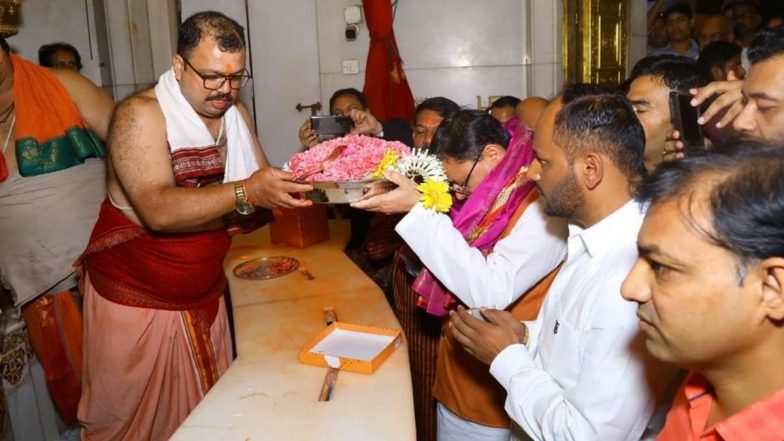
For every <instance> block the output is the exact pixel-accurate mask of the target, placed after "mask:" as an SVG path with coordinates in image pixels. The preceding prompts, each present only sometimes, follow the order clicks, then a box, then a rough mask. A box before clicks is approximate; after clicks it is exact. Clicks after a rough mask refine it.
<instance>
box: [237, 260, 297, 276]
mask: <svg viewBox="0 0 784 441" xmlns="http://www.w3.org/2000/svg"><path fill="white" fill-rule="evenodd" d="M298 266H299V260H297V259H295V258H293V257H288V256H269V257H259V258H257V259H251V260H246V261H245V262H242V263H240V264H238V265H237V266H235V267H234V270H233V271H232V273H233V274H234V276H236V277H239V278H240V279H247V280H267V279H274V278H275V277H280V276H283V275H286V274H288V273H290V272H292V271H294V270H295V269H297V267H298Z"/></svg>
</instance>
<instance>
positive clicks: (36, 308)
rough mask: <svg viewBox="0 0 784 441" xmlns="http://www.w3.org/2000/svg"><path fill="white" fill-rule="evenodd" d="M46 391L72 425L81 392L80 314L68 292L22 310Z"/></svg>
mask: <svg viewBox="0 0 784 441" xmlns="http://www.w3.org/2000/svg"><path fill="white" fill-rule="evenodd" d="M22 316H23V317H24V320H25V324H26V325H27V332H28V335H29V336H30V343H31V345H32V347H33V350H34V351H35V356H36V357H38V360H39V361H40V362H41V364H42V365H43V367H44V374H45V375H46V387H47V389H48V390H49V395H51V396H52V401H54V405H55V406H56V407H57V410H58V411H59V412H60V416H61V417H62V418H63V420H64V421H65V422H67V423H75V422H76V421H77V419H76V411H77V409H78V407H79V398H80V397H81V391H82V334H83V332H82V330H83V328H82V314H81V312H80V311H79V307H78V306H77V305H76V303H75V302H74V300H73V297H71V293H70V292H69V291H63V292H60V293H57V294H53V295H42V296H39V297H38V298H37V299H36V300H35V301H33V302H30V303H28V304H27V305H25V306H24V307H23V308H22Z"/></svg>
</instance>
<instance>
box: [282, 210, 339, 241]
mask: <svg viewBox="0 0 784 441" xmlns="http://www.w3.org/2000/svg"><path fill="white" fill-rule="evenodd" d="M273 214H274V216H275V220H273V221H272V223H270V242H272V243H273V244H282V245H288V246H291V247H296V248H305V247H307V246H310V245H313V244H314V243H319V242H323V241H325V240H327V239H329V223H328V222H327V206H326V205H320V204H313V205H311V206H310V207H304V208H276V209H275V210H273Z"/></svg>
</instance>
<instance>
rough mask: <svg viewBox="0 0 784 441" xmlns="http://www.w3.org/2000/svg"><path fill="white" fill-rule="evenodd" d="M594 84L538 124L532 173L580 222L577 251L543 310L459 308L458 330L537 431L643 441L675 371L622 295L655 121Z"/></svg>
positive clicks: (560, 208) (573, 90)
mask: <svg viewBox="0 0 784 441" xmlns="http://www.w3.org/2000/svg"><path fill="white" fill-rule="evenodd" d="M587 87H589V86H585V85H576V86H570V87H567V88H566V89H565V90H564V94H563V96H562V97H559V98H558V99H556V100H555V101H554V102H553V103H551V104H550V105H549V106H548V107H547V109H546V110H545V112H544V113H543V114H542V117H541V118H540V119H539V122H538V124H537V128H536V136H535V138H534V150H535V152H536V161H534V163H533V164H532V166H531V169H530V170H529V172H528V176H529V178H530V179H533V180H535V181H536V182H537V187H538V188H539V191H540V192H541V193H542V196H543V197H544V199H545V201H546V206H545V212H546V213H547V214H549V215H555V216H561V217H564V218H566V219H568V220H569V223H570V225H569V230H570V231H569V238H568V257H567V260H566V263H565V264H564V266H563V267H562V269H561V271H560V272H559V274H558V276H557V277H556V279H555V281H554V282H553V285H552V286H551V288H550V290H549V291H548V294H547V296H546V297H545V301H544V304H543V306H542V310H541V312H540V314H539V317H538V318H537V320H535V321H533V322H526V323H520V322H518V321H517V320H514V318H513V317H511V316H510V315H509V314H508V313H507V312H505V311H498V310H483V311H482V312H483V315H484V317H485V318H486V319H487V322H485V321H482V320H479V319H477V318H474V317H473V316H471V315H470V314H468V312H467V311H465V310H464V309H462V308H460V309H458V311H457V312H453V313H452V329H453V331H454V333H455V338H456V339H457V340H458V341H459V342H460V343H461V344H463V346H464V347H465V348H466V350H468V351H469V352H471V353H473V354H474V356H476V357H477V358H478V359H479V360H481V361H483V362H485V363H487V364H489V365H490V373H491V374H492V375H493V376H494V377H495V378H496V379H497V380H498V382H499V383H501V385H502V386H503V387H504V388H505V389H506V390H507V393H508V396H507V400H506V410H507V412H508V413H509V414H510V416H511V417H512V419H513V420H514V421H515V422H517V423H518V424H520V426H521V427H522V429H523V430H524V431H525V432H526V434H527V435H528V436H529V437H530V438H532V439H535V440H551V439H575V440H581V441H589V440H602V441H612V440H639V439H640V438H641V436H642V435H643V432H644V430H645V428H646V425H647V424H648V422H649V420H650V419H651V416H652V414H653V411H654V406H655V403H656V401H657V398H658V397H659V395H660V392H662V391H663V390H664V388H665V386H666V384H667V383H668V382H669V380H670V378H671V375H670V373H669V372H670V371H669V370H668V369H666V368H662V367H660V365H659V364H658V362H655V361H654V360H653V359H652V358H651V357H650V355H649V354H647V352H646V351H645V348H644V347H643V346H642V340H641V337H640V335H639V329H638V322H637V318H636V315H635V314H636V311H635V308H634V307H630V306H629V305H628V303H626V302H624V300H623V298H621V294H620V286H621V282H622V281H623V279H624V277H625V276H626V274H627V273H628V272H629V270H630V269H631V267H632V265H633V264H634V262H635V260H636V258H637V250H636V245H635V241H636V236H637V232H638V230H639V228H640V225H641V223H642V217H643V210H642V208H641V207H640V206H639V205H638V204H637V203H636V202H634V201H633V200H632V194H633V192H634V186H635V183H636V182H637V181H638V180H639V178H640V176H639V171H640V170H641V169H642V166H643V151H644V145H645V138H644V134H643V129H642V127H641V126H640V123H639V121H638V120H637V118H636V117H635V115H634V111H633V109H632V108H631V105H630V104H629V102H628V101H627V100H626V99H625V98H624V97H623V96H621V95H619V94H617V93H614V92H609V91H601V92H599V91H595V90H594V91H590V92H586V90H585V89H586V88H587ZM575 96H578V97H577V98H575Z"/></svg>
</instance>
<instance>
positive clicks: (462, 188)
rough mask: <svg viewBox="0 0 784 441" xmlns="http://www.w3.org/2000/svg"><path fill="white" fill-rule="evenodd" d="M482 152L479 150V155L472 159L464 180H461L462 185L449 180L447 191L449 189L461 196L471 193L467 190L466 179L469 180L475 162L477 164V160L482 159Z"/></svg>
mask: <svg viewBox="0 0 784 441" xmlns="http://www.w3.org/2000/svg"><path fill="white" fill-rule="evenodd" d="M482 153H484V150H482V151H481V152H479V156H477V157H476V159H474V163H473V164H471V169H470V170H468V175H466V178H465V181H463V185H459V184H455V183H454V182H450V183H449V191H451V192H452V193H454V194H459V195H461V196H468V195H470V194H471V192H470V191H468V181H470V180H471V175H472V174H474V169H475V168H476V164H479V161H481V160H482Z"/></svg>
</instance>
